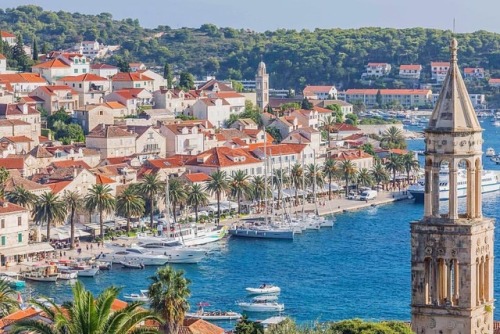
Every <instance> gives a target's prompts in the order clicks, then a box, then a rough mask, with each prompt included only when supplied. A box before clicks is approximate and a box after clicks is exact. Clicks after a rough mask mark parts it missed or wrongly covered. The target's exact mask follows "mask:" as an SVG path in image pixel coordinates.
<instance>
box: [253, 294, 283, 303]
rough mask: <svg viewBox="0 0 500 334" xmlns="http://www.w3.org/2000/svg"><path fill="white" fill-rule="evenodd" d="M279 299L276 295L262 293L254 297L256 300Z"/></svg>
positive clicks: (271, 300)
mask: <svg viewBox="0 0 500 334" xmlns="http://www.w3.org/2000/svg"><path fill="white" fill-rule="evenodd" d="M277 300H278V296H276V295H260V296H255V297H253V298H252V301H254V302H275V301H277Z"/></svg>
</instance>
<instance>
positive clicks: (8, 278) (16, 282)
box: [0, 271, 26, 288]
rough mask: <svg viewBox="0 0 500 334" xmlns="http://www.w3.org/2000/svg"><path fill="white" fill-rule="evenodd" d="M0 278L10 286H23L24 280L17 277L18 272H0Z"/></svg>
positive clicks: (24, 284)
mask: <svg viewBox="0 0 500 334" xmlns="http://www.w3.org/2000/svg"><path fill="white" fill-rule="evenodd" d="M0 280H2V281H5V282H7V283H8V284H9V286H10V287H11V288H24V287H25V286H26V282H25V281H23V280H21V279H19V274H17V273H15V272H11V271H6V272H3V273H0Z"/></svg>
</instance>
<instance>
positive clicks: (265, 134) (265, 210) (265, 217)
mask: <svg viewBox="0 0 500 334" xmlns="http://www.w3.org/2000/svg"><path fill="white" fill-rule="evenodd" d="M266 143H267V133H266V128H264V219H265V222H266V224H267V221H268V212H267V210H268V208H267V182H268V179H267V178H268V175H267V147H266Z"/></svg>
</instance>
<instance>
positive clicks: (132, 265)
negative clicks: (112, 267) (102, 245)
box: [120, 261, 144, 269]
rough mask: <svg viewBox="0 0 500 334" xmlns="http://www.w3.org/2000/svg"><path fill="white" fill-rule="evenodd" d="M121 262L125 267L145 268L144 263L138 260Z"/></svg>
mask: <svg viewBox="0 0 500 334" xmlns="http://www.w3.org/2000/svg"><path fill="white" fill-rule="evenodd" d="M120 264H121V265H122V266H123V268H130V269H144V264H143V263H137V262H131V261H129V262H125V261H121V262H120Z"/></svg>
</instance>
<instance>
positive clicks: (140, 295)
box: [123, 290, 149, 302]
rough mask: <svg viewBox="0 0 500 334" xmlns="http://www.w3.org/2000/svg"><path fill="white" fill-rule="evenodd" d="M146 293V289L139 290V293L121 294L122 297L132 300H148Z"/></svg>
mask: <svg viewBox="0 0 500 334" xmlns="http://www.w3.org/2000/svg"><path fill="white" fill-rule="evenodd" d="M148 293H149V291H148V290H140V292H139V293H131V294H128V295H123V299H125V300H129V301H132V302H148V301H149V295H148Z"/></svg>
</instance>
